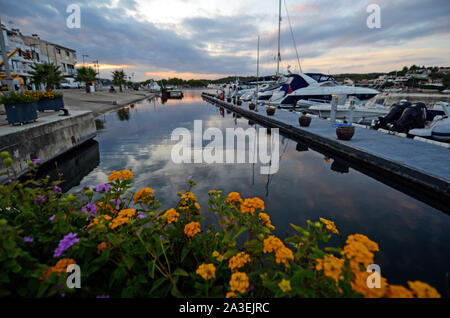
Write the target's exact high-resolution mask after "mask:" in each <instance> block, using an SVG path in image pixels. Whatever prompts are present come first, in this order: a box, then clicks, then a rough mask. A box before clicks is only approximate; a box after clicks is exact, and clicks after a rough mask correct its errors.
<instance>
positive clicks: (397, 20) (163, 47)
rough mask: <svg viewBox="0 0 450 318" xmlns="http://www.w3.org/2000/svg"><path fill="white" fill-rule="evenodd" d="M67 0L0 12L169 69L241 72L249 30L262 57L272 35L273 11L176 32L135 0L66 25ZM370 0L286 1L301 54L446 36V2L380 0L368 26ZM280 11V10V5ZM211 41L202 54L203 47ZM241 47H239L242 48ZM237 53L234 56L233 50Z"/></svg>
mask: <svg viewBox="0 0 450 318" xmlns="http://www.w3.org/2000/svg"><path fill="white" fill-rule="evenodd" d="M71 3H73V2H72V0H54V1H50V2H43V1H33V0H21V1H14V2H11V1H8V0H0V8H1V12H2V19H3V20H4V21H13V23H14V24H13V25H12V26H14V27H17V28H20V29H21V30H22V32H23V33H26V34H31V33H38V34H39V35H40V36H41V38H43V39H46V40H49V41H53V42H56V43H59V44H61V45H64V46H68V47H71V48H74V49H76V50H77V52H78V56H79V58H81V54H82V53H85V54H89V55H90V57H89V59H92V60H94V59H99V60H100V62H102V63H107V64H119V65H120V64H130V65H139V66H142V68H143V69H142V70H133V72H135V71H137V72H139V71H140V72H142V73H144V72H146V71H153V72H155V71H158V70H175V71H176V72H191V73H207V74H242V75H243V74H249V73H253V72H254V68H255V61H254V59H255V58H254V56H255V53H256V52H255V51H256V36H257V35H258V33H260V35H261V37H262V42H261V48H262V56H261V61H262V62H269V61H272V60H273V57H274V55H275V51H276V41H277V32H276V29H277V20H276V19H277V12H273V14H264V15H263V14H261V15H259V16H258V15H257V16H252V15H248V14H244V13H243V14H240V15H235V16H231V17H230V16H223V15H215V16H211V17H208V18H206V17H195V16H194V17H190V18H187V19H184V20H183V21H181V28H182V29H183V31H184V32H183V36H181V35H180V34H177V33H176V32H175V31H174V30H173V29H170V28H166V27H165V28H162V27H160V26H158V25H155V24H153V23H150V22H143V21H145V20H143V19H139V20H137V19H136V18H135V17H133V16H132V15H129V13H130V12H134V13H135V14H136V17H141V14H140V13H139V12H136V10H137V5H136V1H135V0H120V1H119V4H118V6H117V7H115V8H110V7H108V6H109V5H110V1H108V0H97V1H95V2H93V1H87V0H81V1H78V2H77V3H78V4H80V6H81V10H82V11H81V14H82V17H81V18H82V21H81V23H82V27H81V29H68V28H67V27H66V18H67V16H68V13H66V8H67V6H68V5H69V4H71ZM369 3H371V2H370V1H365V0H364V1H359V2H356V3H355V1H339V2H337V1H331V0H317V1H315V2H314V8H313V9H311V8H309V9H307V10H302V8H305V7H302V6H301V5H294V6H291V12H290V14H291V20H292V24H293V29H294V30H293V31H294V34H295V39H296V42H297V45H298V47H299V51H300V55H301V57H302V58H306V57H308V58H312V57H318V56H321V55H323V54H326V53H327V52H329V50H330V49H333V48H339V47H345V48H351V47H358V46H367V47H368V49H370V48H371V47H377V48H379V47H383V46H391V45H399V47H402V46H404V45H405V43H406V44H407V43H408V41H411V40H414V39H418V38H424V37H428V36H432V35H437V34H442V35H443V37H444V39H445V38H446V39H449V35H450V31H449V30H450V21H449V19H448V17H449V16H450V2H449V1H448V0H433V1H420V0H408V1H395V2H394V1H389V2H388V1H380V6H381V10H382V11H381V23H382V28H381V29H372V30H371V29H368V28H367V26H366V19H367V17H368V15H369V14H368V13H367V12H366V7H367V4H369ZM283 15H284V16H285V13H284V12H283ZM269 18H270V19H272V18H273V32H272V33H271V34H261V33H262V32H261V29H262V28H261V26H260V24H261V23H265V24H266V25H267V23H269V25H270V22H268V19H269ZM287 23H288V20H287V19H286V18H284V19H283V32H282V48H283V57H284V59H291V58H294V57H295V55H294V51H293V50H292V47H293V45H292V41H291V35H290V31H289V29H288V27H287V25H288V24H287ZM211 46H213V48H215V51H214V50H213V51H214V52H213V53H214V54H210V52H209V51H208V50H209V48H210V47H211ZM242 52H244V53H242ZM237 53H240V54H239V56H236V55H235V54H237Z"/></svg>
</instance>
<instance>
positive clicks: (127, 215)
mask: <svg viewBox="0 0 450 318" xmlns="http://www.w3.org/2000/svg"><path fill="white" fill-rule="evenodd" d="M135 215H136V210H135V209H125V210H121V211H120V212H119V214H118V215H117V216H116V217H115V218H114V219H113V220H112V221H111V223H109V227H110V228H111V229H112V230H114V229H115V228H116V227H119V226H121V225H122V224H125V223H127V222H128V221H130V220H131V218H132V217H133V216H135Z"/></svg>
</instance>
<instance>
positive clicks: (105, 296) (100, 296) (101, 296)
mask: <svg viewBox="0 0 450 318" xmlns="http://www.w3.org/2000/svg"><path fill="white" fill-rule="evenodd" d="M95 298H109V295H98V296H97V297H95Z"/></svg>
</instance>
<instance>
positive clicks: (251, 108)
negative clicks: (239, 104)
mask: <svg viewBox="0 0 450 318" xmlns="http://www.w3.org/2000/svg"><path fill="white" fill-rule="evenodd" d="M248 108H249V109H250V110H255V108H256V105H255V104H254V103H250V104H248Z"/></svg>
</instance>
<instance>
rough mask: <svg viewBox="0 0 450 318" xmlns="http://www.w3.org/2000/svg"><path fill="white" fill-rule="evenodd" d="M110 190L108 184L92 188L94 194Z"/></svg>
mask: <svg viewBox="0 0 450 318" xmlns="http://www.w3.org/2000/svg"><path fill="white" fill-rule="evenodd" d="M111 188H112V185H110V184H99V185H98V186H96V187H95V188H94V191H95V192H108V191H109V190H110V189H111Z"/></svg>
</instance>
